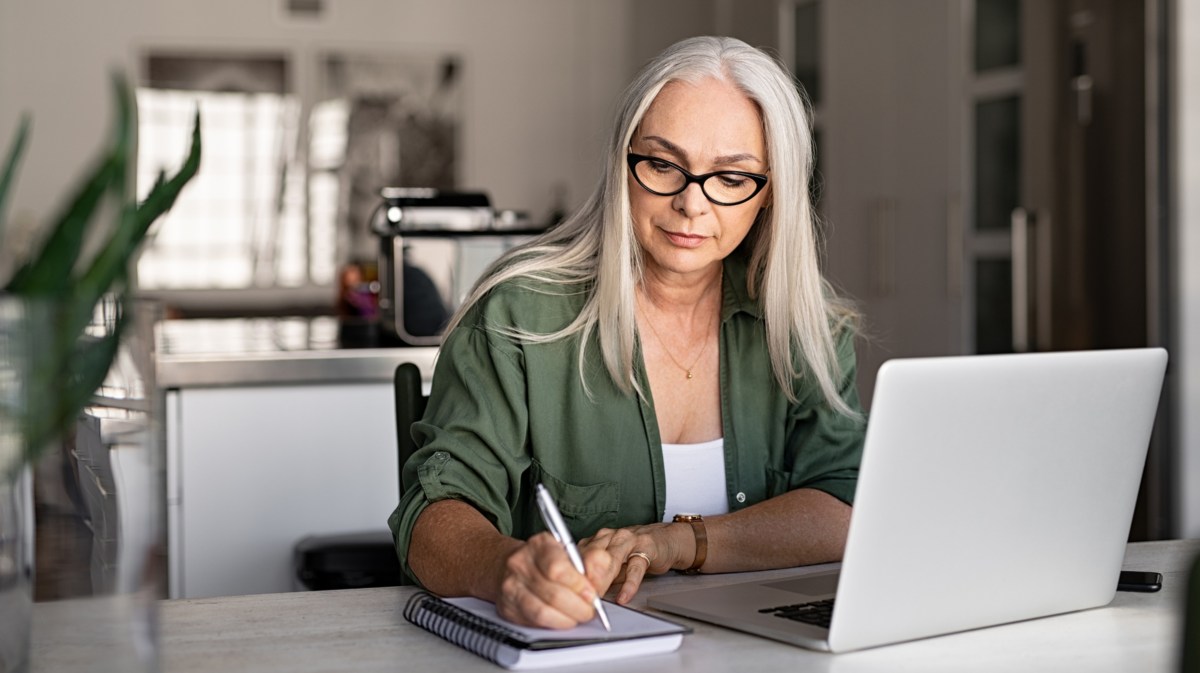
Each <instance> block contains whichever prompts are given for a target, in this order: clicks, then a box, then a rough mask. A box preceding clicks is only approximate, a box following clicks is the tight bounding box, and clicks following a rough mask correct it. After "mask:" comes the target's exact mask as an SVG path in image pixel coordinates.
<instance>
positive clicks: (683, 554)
mask: <svg viewBox="0 0 1200 673" xmlns="http://www.w3.org/2000/svg"><path fill="white" fill-rule="evenodd" d="M695 546H696V544H695V538H694V537H693V534H692V531H691V528H690V527H681V526H678V525H673V524H666V523H654V524H650V525H646V526H631V527H629V528H619V529H616V530H613V529H610V528H602V529H600V530H599V531H597V532H596V534H595V535H593V536H592V537H590V538H587V539H585V540H583V541H581V542H580V544H579V550H580V553H581V554H582V555H583V563H584V567H586V568H587V571H588V578H589V579H591V580H592V584H593V585H594V586H596V587H603V590H604V591H607V589H608V587H609V586H615V587H617V588H618V591H617V599H616V600H617V603H620V604H621V605H624V604H626V603H628V602H629V601H630V600H632V599H633V597H634V595H635V594H637V592H638V589H639V588H641V586H642V580H643V579H645V577H646V575H647V574H651V575H661V574H662V573H665V572H667V571H668V570H670V569H672V568H686V567H688V566H690V565H691V564H692V559H693V557H694V556H695V552H696V550H695ZM593 568H595V569H596V571H597V572H593ZM602 568H609V569H610V573H611V574H609V575H605V574H601V573H600V572H599V570H600V569H602Z"/></svg>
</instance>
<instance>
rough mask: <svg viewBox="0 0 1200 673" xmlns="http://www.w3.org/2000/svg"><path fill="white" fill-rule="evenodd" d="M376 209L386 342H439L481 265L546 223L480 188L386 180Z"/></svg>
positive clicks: (373, 221)
mask: <svg viewBox="0 0 1200 673" xmlns="http://www.w3.org/2000/svg"><path fill="white" fill-rule="evenodd" d="M380 198H381V200H380V204H379V206H378V207H377V208H376V209H375V211H374V213H373V214H372V216H371V223H370V224H371V230H372V231H373V232H374V233H375V234H376V236H378V238H379V284H380V287H379V318H380V328H381V336H382V340H383V342H384V343H385V344H389V345H404V346H436V345H439V344H440V343H441V341H442V333H443V330H444V329H445V327H446V324H447V322H448V321H449V320H450V317H451V316H453V315H454V311H455V310H457V309H458V307H459V306H460V305H461V304H462V302H463V300H465V299H466V297H467V296H468V294H469V293H470V291H471V289H472V288H473V287H474V286H475V283H476V282H477V281H478V280H479V277H480V276H481V275H482V274H483V272H484V271H486V270H487V269H488V267H490V266H491V265H492V263H493V262H495V261H496V259H497V258H498V257H500V255H502V254H504V253H505V252H506V251H508V250H509V249H511V248H513V247H515V246H517V245H520V244H522V243H525V242H526V241H528V240H529V239H531V238H532V237H534V236H536V235H538V234H540V233H542V232H543V231H544V230H545V229H544V228H539V227H535V226H533V225H532V224H531V223H530V222H529V219H528V218H527V217H524V216H523V215H521V214H520V213H516V212H514V211H499V212H497V211H495V210H493V209H492V206H491V201H490V199H489V198H488V196H487V194H485V193H483V192H451V191H445V190H437V189H427V188H403V187H388V188H385V189H383V190H382V191H381V192H380Z"/></svg>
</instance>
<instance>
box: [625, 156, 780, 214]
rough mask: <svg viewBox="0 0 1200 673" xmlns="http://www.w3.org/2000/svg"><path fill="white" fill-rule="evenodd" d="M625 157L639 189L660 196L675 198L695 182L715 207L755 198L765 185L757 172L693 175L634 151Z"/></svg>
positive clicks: (765, 179)
mask: <svg viewBox="0 0 1200 673" xmlns="http://www.w3.org/2000/svg"><path fill="white" fill-rule="evenodd" d="M625 158H626V160H627V161H628V162H629V172H631V173H633V178H634V179H635V180H637V183H638V184H639V185H641V186H642V189H645V190H646V191H648V192H650V193H651V194H657V195H659V196H675V195H676V194H678V193H680V192H682V191H683V190H685V189H687V186H688V185H690V184H692V183H693V182H695V183H697V184H699V185H700V191H702V192H704V197H705V198H706V199H708V200H709V201H712V202H713V203H715V204H717V205H718V206H736V205H738V204H740V203H745V202H747V201H749V200H750V199H752V198H754V197H755V196H756V195H757V194H758V193H759V192H761V191H762V189H763V187H766V186H767V176H765V175H761V174H759V173H747V172H745V171H715V172H713V173H705V174H704V175H692V174H691V173H689V172H687V171H685V170H684V169H683V168H681V167H680V166H677V165H676V164H673V163H671V162H670V161H667V160H666V159H659V158H658V157H648V156H645V155H642V154H634V153H633V152H630V153H629V154H627V155H626V156H625Z"/></svg>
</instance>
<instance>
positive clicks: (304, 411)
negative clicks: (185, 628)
mask: <svg viewBox="0 0 1200 673" xmlns="http://www.w3.org/2000/svg"><path fill="white" fill-rule="evenodd" d="M338 332H339V323H338V320H337V319H336V318H333V317H318V318H254V319H223V320H168V321H163V322H161V323H160V324H159V329H158V334H157V348H158V353H157V356H158V357H157V362H158V384H159V386H160V387H161V388H163V389H165V390H166V395H165V407H166V413H165V425H166V445H167V456H166V461H167V489H166V491H167V527H168V544H169V552H168V555H169V563H168V567H169V583H168V586H169V593H170V596H171V597H174V598H184V597H191V598H194V597H204V596H219V595H230V594H255V593H269V592H279V591H289V590H291V589H294V588H295V568H294V565H293V556H292V554H293V549H294V546H295V544H296V542H297V541H298V540H300V539H302V538H303V537H305V536H308V535H331V534H341V533H348V532H360V531H372V530H374V531H386V530H387V528H386V521H387V517H388V514H389V513H391V510H392V509H393V508H394V507H395V506H396V499H397V497H398V486H399V483H398V479H399V477H398V471H399V465H398V457H397V453H396V424H395V420H394V419H395V405H394V388H393V385H392V377H393V374H394V372H395V369H396V366H397V365H399V364H401V363H404V362H412V363H414V364H416V365H417V366H418V367H419V368H420V369H421V373H422V375H423V377H424V378H425V381H426V384H427V385H428V382H429V381H430V379H431V378H432V375H433V361H434V357H435V356H436V355H437V349H436V348H343V347H341V346H342V344H341V343H340V342H339V338H338Z"/></svg>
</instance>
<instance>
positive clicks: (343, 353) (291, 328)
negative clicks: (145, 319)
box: [157, 317, 438, 389]
mask: <svg viewBox="0 0 1200 673" xmlns="http://www.w3.org/2000/svg"><path fill="white" fill-rule="evenodd" d="M157 339H158V343H157V347H158V372H157V374H158V385H159V386H160V387H162V388H168V389H171V388H198V387H225V386H259V385H287V384H295V383H338V382H388V381H391V380H392V374H393V372H395V370H396V366H397V365H399V364H401V363H404V362H412V363H414V364H416V365H417V367H418V368H420V370H421V374H422V377H423V378H424V379H425V380H426V381H428V380H429V379H431V378H432V376H433V363H434V358H435V357H436V355H437V350H438V349H437V348H435V347H396V348H343V347H341V345H340V344H339V341H338V320H337V319H336V318H333V317H317V318H238V319H222V320H165V321H163V322H161V323H160V324H159V328H158V335H157Z"/></svg>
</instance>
